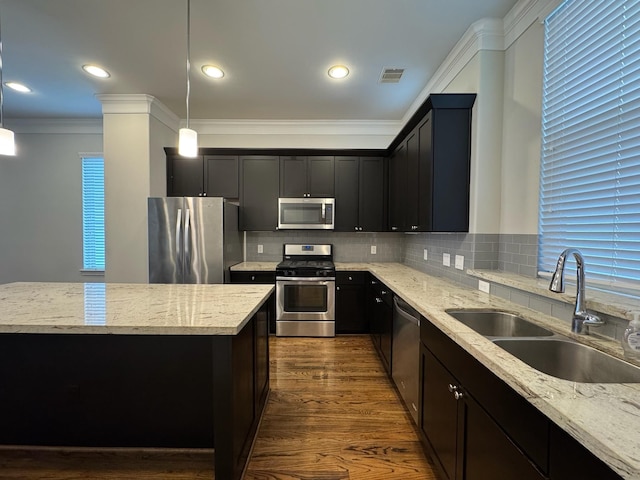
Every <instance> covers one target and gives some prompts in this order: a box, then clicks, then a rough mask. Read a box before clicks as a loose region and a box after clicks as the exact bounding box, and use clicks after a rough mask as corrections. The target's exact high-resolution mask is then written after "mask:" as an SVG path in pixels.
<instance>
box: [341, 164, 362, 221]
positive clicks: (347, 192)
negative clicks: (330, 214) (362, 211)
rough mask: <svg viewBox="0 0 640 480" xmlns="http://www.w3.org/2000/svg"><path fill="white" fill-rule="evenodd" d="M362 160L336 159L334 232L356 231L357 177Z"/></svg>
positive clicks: (358, 189) (357, 206)
mask: <svg viewBox="0 0 640 480" xmlns="http://www.w3.org/2000/svg"><path fill="white" fill-rule="evenodd" d="M361 162H362V160H360V159H359V158H358V157H336V160H335V179H336V180H335V195H336V197H335V198H336V218H335V225H334V230H335V231H337V232H354V231H358V228H359V226H360V222H359V220H358V208H359V203H358V202H359V201H358V197H359V191H360V188H359V186H358V177H359V171H360V164H361Z"/></svg>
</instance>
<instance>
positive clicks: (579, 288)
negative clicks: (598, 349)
mask: <svg viewBox="0 0 640 480" xmlns="http://www.w3.org/2000/svg"><path fill="white" fill-rule="evenodd" d="M569 254H573V256H574V257H575V259H576V264H577V266H578V272H577V277H578V278H577V285H576V306H575V309H574V310H573V318H572V319H571V331H572V332H573V333H581V334H583V335H589V327H599V326H600V325H604V321H603V320H601V319H600V317H598V316H597V315H595V314H593V313H589V312H588V311H587V308H586V305H585V303H586V301H585V299H584V258H582V254H581V253H580V252H579V251H578V250H576V249H575V248H567V249H566V250H565V251H564V252H562V253H561V254H560V257H558V264H557V265H556V271H555V272H554V273H553V277H552V278H551V284H550V285H549V290H551V291H552V292H555V293H563V292H564V264H565V262H566V260H567V255H569Z"/></svg>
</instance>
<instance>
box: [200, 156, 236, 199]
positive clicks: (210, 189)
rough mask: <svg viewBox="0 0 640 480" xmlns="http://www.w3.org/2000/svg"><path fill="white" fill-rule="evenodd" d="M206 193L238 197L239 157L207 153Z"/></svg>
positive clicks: (209, 195)
mask: <svg viewBox="0 0 640 480" xmlns="http://www.w3.org/2000/svg"><path fill="white" fill-rule="evenodd" d="M204 195H205V196H208V197H224V198H238V197H239V186H238V157H237V156H235V155H228V156H225V155H206V156H205V157H204Z"/></svg>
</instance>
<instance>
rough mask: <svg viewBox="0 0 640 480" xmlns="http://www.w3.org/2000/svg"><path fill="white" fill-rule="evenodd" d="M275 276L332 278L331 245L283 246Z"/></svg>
mask: <svg viewBox="0 0 640 480" xmlns="http://www.w3.org/2000/svg"><path fill="white" fill-rule="evenodd" d="M283 250H284V255H283V256H284V260H283V261H282V262H280V263H279V264H278V265H277V266H276V276H281V277H283V276H287V277H295V276H304V277H334V276H335V270H336V267H335V265H334V263H333V253H332V245H302V244H285V245H284V247H283Z"/></svg>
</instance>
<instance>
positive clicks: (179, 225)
mask: <svg viewBox="0 0 640 480" xmlns="http://www.w3.org/2000/svg"><path fill="white" fill-rule="evenodd" d="M181 231H182V209H181V208H179V209H178V214H177V215H176V250H177V251H178V257H180V254H181V253H182V252H181V251H180V232H181Z"/></svg>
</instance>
